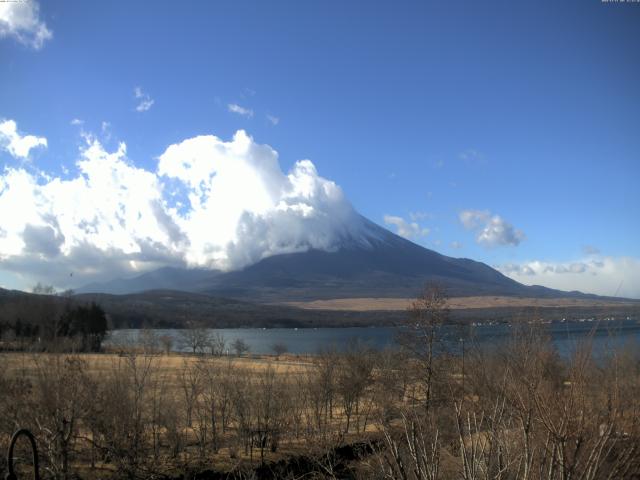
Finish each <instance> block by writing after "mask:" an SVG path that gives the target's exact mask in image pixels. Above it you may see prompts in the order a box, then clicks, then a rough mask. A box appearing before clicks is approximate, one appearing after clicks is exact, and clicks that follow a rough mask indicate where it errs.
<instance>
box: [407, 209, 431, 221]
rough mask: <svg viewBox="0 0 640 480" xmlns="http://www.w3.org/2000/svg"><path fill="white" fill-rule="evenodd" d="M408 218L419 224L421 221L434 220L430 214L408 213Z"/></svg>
mask: <svg viewBox="0 0 640 480" xmlns="http://www.w3.org/2000/svg"><path fill="white" fill-rule="evenodd" d="M409 218H410V219H411V220H412V221H414V222H419V221H422V220H432V219H433V218H435V215H434V214H433V213H430V212H421V211H417V212H409Z"/></svg>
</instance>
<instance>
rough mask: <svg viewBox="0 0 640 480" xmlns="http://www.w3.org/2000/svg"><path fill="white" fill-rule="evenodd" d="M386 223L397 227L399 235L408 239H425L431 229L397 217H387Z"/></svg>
mask: <svg viewBox="0 0 640 480" xmlns="http://www.w3.org/2000/svg"><path fill="white" fill-rule="evenodd" d="M384 223H385V224H387V225H390V226H393V227H395V228H396V233H397V234H398V235H400V236H401V237H404V238H408V239H412V238H417V237H425V236H427V235H428V234H429V229H428V228H424V227H421V226H420V225H419V224H418V222H408V221H407V220H405V219H404V218H402V217H398V216H395V215H385V216H384Z"/></svg>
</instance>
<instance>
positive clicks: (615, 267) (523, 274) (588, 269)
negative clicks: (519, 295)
mask: <svg viewBox="0 0 640 480" xmlns="http://www.w3.org/2000/svg"><path fill="white" fill-rule="evenodd" d="M496 268H498V270H500V271H501V272H502V273H504V274H505V275H507V276H509V277H511V278H513V279H514V280H517V281H518V282H522V283H524V284H526V285H544V286H545V287H549V288H557V289H560V290H568V291H573V290H578V291H581V292H585V293H594V294H597V295H606V296H613V295H617V296H620V297H629V298H640V259H638V258H634V257H613V256H597V257H596V256H593V255H591V256H588V257H586V258H583V259H580V260H577V261H570V262H549V261H540V260H533V261H527V262H522V263H509V264H505V265H501V266H498V267H496Z"/></svg>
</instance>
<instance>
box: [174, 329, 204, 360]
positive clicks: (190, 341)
mask: <svg viewBox="0 0 640 480" xmlns="http://www.w3.org/2000/svg"><path fill="white" fill-rule="evenodd" d="M179 336H180V337H179V338H180V345H181V346H182V348H186V349H189V350H191V351H192V353H194V354H195V353H199V352H204V350H205V349H206V348H207V346H208V345H209V342H210V338H209V332H208V331H207V330H206V329H204V328H185V329H182V330H180V331H179Z"/></svg>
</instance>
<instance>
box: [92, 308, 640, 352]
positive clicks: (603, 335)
mask: <svg viewBox="0 0 640 480" xmlns="http://www.w3.org/2000/svg"><path fill="white" fill-rule="evenodd" d="M514 328H516V327H514V325H511V324H507V323H483V324H470V325H445V326H442V327H440V328H439V331H438V337H439V338H440V339H441V341H442V342H441V344H442V346H443V348H444V349H445V350H447V351H449V352H452V353H459V352H460V351H461V350H462V348H472V347H474V346H478V347H482V348H487V347H491V346H492V345H495V346H498V345H499V344H502V343H504V342H506V341H508V340H509V338H511V337H512V335H513V333H514ZM536 328H541V329H542V331H544V332H545V333H546V334H548V335H549V336H550V338H551V341H552V342H553V344H554V345H555V347H556V348H557V350H558V352H559V353H560V355H563V356H567V355H570V354H571V352H573V351H574V350H575V348H576V347H577V346H578V345H579V344H580V343H581V342H583V341H585V340H588V341H590V342H592V347H593V349H594V352H597V353H605V352H607V351H610V350H620V349H622V348H626V347H629V348H636V349H637V347H638V345H640V321H639V320H638V319H636V318H631V317H626V318H624V319H618V318H610V319H605V320H591V319H584V320H580V321H557V322H551V323H545V324H540V325H536ZM400 330H401V327H346V328H225V329H207V333H209V334H210V335H221V336H222V337H223V338H224V341H225V345H226V347H225V352H228V353H229V354H232V353H233V349H232V347H231V344H232V343H233V342H234V341H236V340H238V339H241V340H243V341H244V343H246V344H247V346H248V347H249V354H258V355H262V354H271V353H274V352H273V346H274V345H275V344H279V345H284V346H286V349H287V351H288V352H289V353H291V354H300V355H309V354H316V353H318V352H319V351H321V350H324V349H330V348H335V349H336V350H338V351H342V350H345V349H346V348H348V346H349V345H350V344H352V343H353V342H361V343H363V344H365V345H367V346H370V347H372V348H375V349H384V348H394V347H396V346H397V341H396V339H397V336H398V333H399V332H400ZM181 332H182V331H181V330H179V329H156V330H153V332H152V333H153V337H154V338H156V339H158V338H162V337H169V338H170V339H171V341H170V345H171V349H172V350H173V351H175V352H188V351H190V348H189V347H188V346H187V345H185V344H184V342H183V339H182V334H181ZM145 335H146V334H145V330H142V329H122V330H113V331H111V332H109V335H108V337H107V339H106V340H105V342H104V346H105V347H108V348H117V347H118V346H125V345H126V346H134V347H135V346H142V345H143V344H144V342H145Z"/></svg>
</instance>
